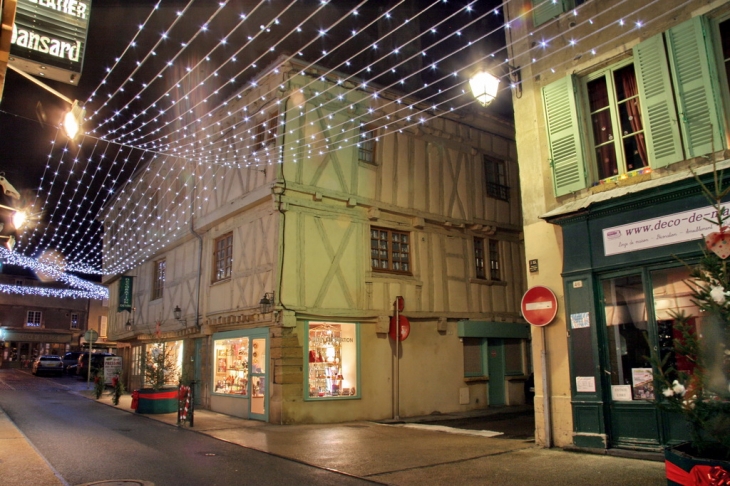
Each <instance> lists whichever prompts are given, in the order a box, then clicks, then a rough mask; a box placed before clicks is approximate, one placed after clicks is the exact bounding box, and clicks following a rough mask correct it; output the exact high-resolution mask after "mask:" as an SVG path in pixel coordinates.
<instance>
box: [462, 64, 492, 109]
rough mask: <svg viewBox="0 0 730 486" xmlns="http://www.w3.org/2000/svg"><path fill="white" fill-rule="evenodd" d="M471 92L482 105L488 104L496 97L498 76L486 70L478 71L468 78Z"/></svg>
mask: <svg viewBox="0 0 730 486" xmlns="http://www.w3.org/2000/svg"><path fill="white" fill-rule="evenodd" d="M469 86H470V87H471V92H472V94H473V95H474V97H475V98H476V99H477V101H478V102H479V103H481V104H482V106H488V105H489V104H490V103H491V102H492V101H494V99H495V98H496V97H497V90H498V89H499V78H497V77H496V76H494V75H493V74H491V73H489V72H487V71H479V72H478V73H476V74H475V75H474V76H472V77H471V79H469Z"/></svg>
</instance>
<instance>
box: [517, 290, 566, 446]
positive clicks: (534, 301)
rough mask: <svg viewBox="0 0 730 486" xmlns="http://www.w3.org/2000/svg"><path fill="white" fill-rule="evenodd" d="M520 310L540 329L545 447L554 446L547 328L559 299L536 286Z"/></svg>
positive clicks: (522, 303)
mask: <svg viewBox="0 0 730 486" xmlns="http://www.w3.org/2000/svg"><path fill="white" fill-rule="evenodd" d="M520 309H521V310H522V315H523V316H524V318H525V320H526V321H527V322H529V323H530V324H532V325H533V326H536V327H539V328H540V335H541V338H542V350H541V351H540V365H541V367H542V408H543V417H544V421H545V447H546V448H547V449H549V448H550V447H551V445H552V437H551V427H550V382H549V380H548V372H547V338H546V336H545V332H546V331H545V327H546V326H547V325H548V324H550V323H551V322H553V319H555V316H556V315H557V313H558V299H557V297H555V294H554V293H553V291H552V290H550V289H549V288H547V287H543V286H540V285H538V286H535V287H531V288H530V289H528V290H527V292H525V295H523V296H522V302H521V303H520Z"/></svg>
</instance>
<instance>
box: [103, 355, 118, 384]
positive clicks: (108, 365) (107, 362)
mask: <svg viewBox="0 0 730 486" xmlns="http://www.w3.org/2000/svg"><path fill="white" fill-rule="evenodd" d="M121 374H122V357H121V356H106V357H105V358H104V384H106V385H111V384H112V378H114V377H115V376H119V375H121Z"/></svg>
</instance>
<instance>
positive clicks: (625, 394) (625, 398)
mask: <svg viewBox="0 0 730 486" xmlns="http://www.w3.org/2000/svg"><path fill="white" fill-rule="evenodd" d="M611 398H612V399H613V401H614V402H630V401H631V400H632V398H631V385H613V386H611Z"/></svg>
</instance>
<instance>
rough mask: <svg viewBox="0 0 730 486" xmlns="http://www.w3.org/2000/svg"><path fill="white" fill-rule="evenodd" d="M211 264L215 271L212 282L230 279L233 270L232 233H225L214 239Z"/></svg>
mask: <svg viewBox="0 0 730 486" xmlns="http://www.w3.org/2000/svg"><path fill="white" fill-rule="evenodd" d="M213 264H214V271H215V274H214V275H213V282H219V281H221V280H226V279H229V278H231V271H232V269H233V233H227V234H225V235H223V236H221V237H219V238H216V240H215V251H214V253H213Z"/></svg>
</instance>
